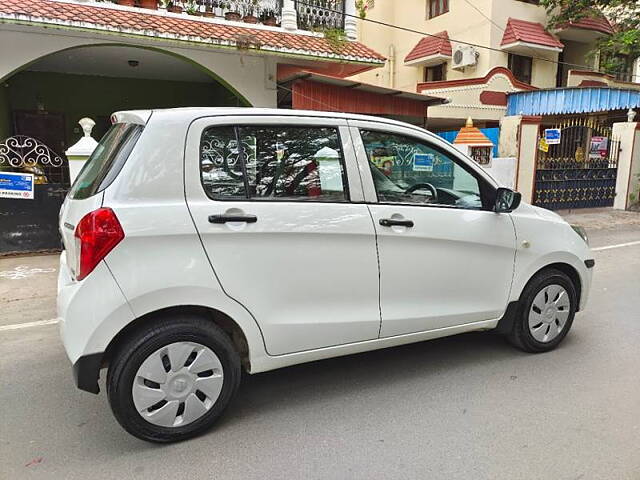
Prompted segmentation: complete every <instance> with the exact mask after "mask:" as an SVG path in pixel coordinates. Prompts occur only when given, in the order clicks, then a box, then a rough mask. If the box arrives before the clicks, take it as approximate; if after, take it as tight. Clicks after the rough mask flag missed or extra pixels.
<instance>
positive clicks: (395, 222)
mask: <svg viewBox="0 0 640 480" xmlns="http://www.w3.org/2000/svg"><path fill="white" fill-rule="evenodd" d="M380 225H382V226H383V227H407V228H412V227H413V225H414V224H413V220H400V219H396V218H381V219H380Z"/></svg>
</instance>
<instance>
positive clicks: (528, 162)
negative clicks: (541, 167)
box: [516, 116, 542, 203]
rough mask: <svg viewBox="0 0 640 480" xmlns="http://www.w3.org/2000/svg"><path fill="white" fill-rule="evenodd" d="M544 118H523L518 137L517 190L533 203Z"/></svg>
mask: <svg viewBox="0 0 640 480" xmlns="http://www.w3.org/2000/svg"><path fill="white" fill-rule="evenodd" d="M541 123H542V117H537V116H535V117H534V116H523V117H522V119H521V120H520V126H519V129H518V136H517V140H516V141H517V151H518V155H517V157H518V163H517V165H516V190H517V191H518V192H520V193H521V194H522V200H523V201H525V202H527V203H533V192H534V183H535V178H536V158H537V153H538V136H539V134H540V124H541Z"/></svg>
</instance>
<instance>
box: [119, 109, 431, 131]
mask: <svg viewBox="0 0 640 480" xmlns="http://www.w3.org/2000/svg"><path fill="white" fill-rule="evenodd" d="M154 114H161V115H162V116H163V117H164V116H171V117H179V118H182V119H183V120H185V121H187V122H191V121H193V120H195V119H197V118H202V117H208V116H231V115H233V116H239V115H242V116H273V115H278V116H288V117H313V118H333V119H335V118H340V119H345V120H360V121H365V122H377V123H384V124H387V125H397V126H400V127H405V128H412V129H415V130H418V131H420V132H422V133H425V132H426V133H429V134H430V135H433V136H434V137H435V136H436V135H435V134H433V133H432V132H429V131H427V130H426V129H424V128H421V127H418V126H416V125H412V124H410V123H405V122H401V121H398V120H392V119H389V118H384V117H374V116H371V115H359V114H355V113H342V112H326V111H318V110H290V109H279V108H253V107H180V108H162V109H153V110H129V111H120V112H116V113H114V114H113V117H114V118H115V119H116V121H119V122H132V123H139V124H141V125H145V124H146V123H147V121H148V120H149V119H150V118H151V116H152V115H154Z"/></svg>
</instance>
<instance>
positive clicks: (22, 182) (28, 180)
mask: <svg viewBox="0 0 640 480" xmlns="http://www.w3.org/2000/svg"><path fill="white" fill-rule="evenodd" d="M0 198H18V199H25V200H33V174H32V173H13V172H0Z"/></svg>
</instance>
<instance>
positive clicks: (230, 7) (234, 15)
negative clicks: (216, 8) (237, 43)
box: [222, 2, 242, 22]
mask: <svg viewBox="0 0 640 480" xmlns="http://www.w3.org/2000/svg"><path fill="white" fill-rule="evenodd" d="M222 8H223V9H226V10H227V11H226V12H225V13H224V18H225V20H230V21H232V22H239V21H240V20H241V19H242V15H241V14H240V12H239V11H238V6H237V4H236V2H233V3H232V2H226V3H224V2H223V5H222Z"/></svg>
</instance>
